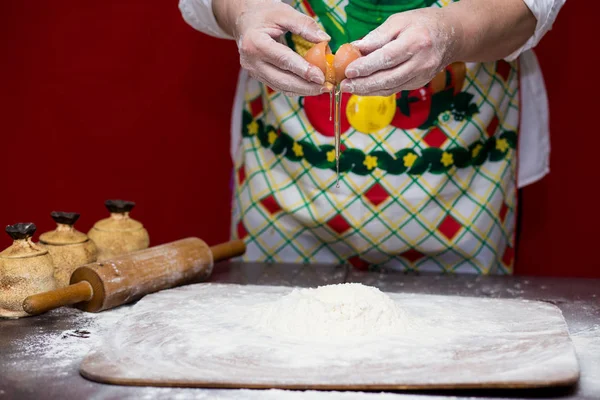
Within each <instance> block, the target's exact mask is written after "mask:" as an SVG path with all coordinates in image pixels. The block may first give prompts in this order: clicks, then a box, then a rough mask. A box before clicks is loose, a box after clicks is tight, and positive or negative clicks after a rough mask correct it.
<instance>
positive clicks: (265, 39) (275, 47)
mask: <svg viewBox="0 0 600 400" xmlns="http://www.w3.org/2000/svg"><path fill="white" fill-rule="evenodd" d="M256 46H257V48H258V50H259V52H260V53H261V58H262V60H263V61H267V62H269V63H271V64H272V65H274V66H275V67H277V68H279V69H282V70H284V71H289V72H292V73H294V74H296V75H298V76H299V77H301V78H302V79H305V80H308V81H311V82H313V83H316V84H319V85H322V84H323V83H325V76H324V75H323V71H321V69H320V68H319V67H317V66H315V65H312V64H311V63H309V62H308V61H306V60H305V59H304V57H302V56H301V55H299V54H298V53H296V52H295V51H293V50H292V49H290V48H289V47H287V46H284V45H282V44H281V43H278V42H276V41H275V40H273V39H272V38H271V37H270V36H269V35H261V36H259V37H258V38H257V39H256Z"/></svg>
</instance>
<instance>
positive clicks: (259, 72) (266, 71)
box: [252, 62, 324, 96]
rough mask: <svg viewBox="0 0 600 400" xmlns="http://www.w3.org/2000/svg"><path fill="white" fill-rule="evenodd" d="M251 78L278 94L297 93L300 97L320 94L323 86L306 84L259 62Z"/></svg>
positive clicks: (304, 81) (290, 74)
mask: <svg viewBox="0 0 600 400" xmlns="http://www.w3.org/2000/svg"><path fill="white" fill-rule="evenodd" d="M252 76H253V77H255V78H256V79H258V80H259V81H261V82H263V83H264V84H266V85H268V86H270V87H271V88H272V89H275V90H277V91H279V92H284V93H285V92H288V93H297V94H299V95H301V96H316V95H318V94H321V90H322V89H324V86H323V85H317V84H316V83H312V82H308V81H307V80H305V79H302V78H300V77H299V76H297V75H294V74H292V73H291V72H289V71H284V70H281V69H279V68H277V67H275V66H274V65H271V64H269V63H266V62H260V63H258V64H257V65H256V69H255V71H253V73H252Z"/></svg>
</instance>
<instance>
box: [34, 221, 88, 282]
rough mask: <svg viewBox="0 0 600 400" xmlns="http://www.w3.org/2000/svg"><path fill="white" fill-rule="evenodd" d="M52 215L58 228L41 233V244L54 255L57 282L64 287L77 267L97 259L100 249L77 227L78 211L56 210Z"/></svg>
mask: <svg viewBox="0 0 600 400" xmlns="http://www.w3.org/2000/svg"><path fill="white" fill-rule="evenodd" d="M50 216H51V217H52V219H54V221H55V222H56V229H55V230H53V231H50V232H46V233H43V234H42V235H40V244H41V245H42V246H44V247H45V248H46V249H47V250H48V252H49V253H50V255H51V256H52V262H53V264H54V277H55V278H56V284H57V286H58V287H59V288H62V287H65V286H68V285H69V282H70V280H71V274H72V273H73V271H75V270H76V269H77V267H80V266H82V265H85V264H89V263H93V262H95V261H96V259H97V258H98V250H97V249H96V245H95V244H94V242H92V241H91V240H90V238H88V237H87V235H86V234H85V233H82V232H79V231H78V230H76V229H75V227H74V225H75V222H77V220H78V219H79V214H78V213H68V212H61V211H54V212H52V213H51V214H50Z"/></svg>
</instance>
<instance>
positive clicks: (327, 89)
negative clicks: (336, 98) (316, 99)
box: [321, 86, 331, 94]
mask: <svg viewBox="0 0 600 400" xmlns="http://www.w3.org/2000/svg"><path fill="white" fill-rule="evenodd" d="M329 92H331V89H330V88H329V87H327V86H323V87H322V88H321V94H323V93H329Z"/></svg>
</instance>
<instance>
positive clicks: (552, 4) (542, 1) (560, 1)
mask: <svg viewBox="0 0 600 400" xmlns="http://www.w3.org/2000/svg"><path fill="white" fill-rule="evenodd" d="M523 2H524V3H525V5H527V7H529V9H530V10H531V12H532V13H533V15H534V16H535V18H536V19H537V25H536V27H535V32H534V33H533V36H531V37H530V38H529V40H528V41H527V42H526V43H525V44H524V45H523V46H521V48H519V49H517V50H516V51H515V52H514V53H512V54H511V55H510V56H508V57H506V58H505V60H506V61H514V60H516V59H517V57H519V56H520V55H521V54H522V53H523V52H525V51H527V50H530V49H533V48H534V47H535V46H537V44H538V43H539V42H540V40H542V38H543V37H544V35H545V34H546V33H548V31H549V30H550V29H552V24H554V21H555V20H556V17H557V16H558V12H559V11H560V9H561V8H562V6H564V5H565V2H566V0H523Z"/></svg>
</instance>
